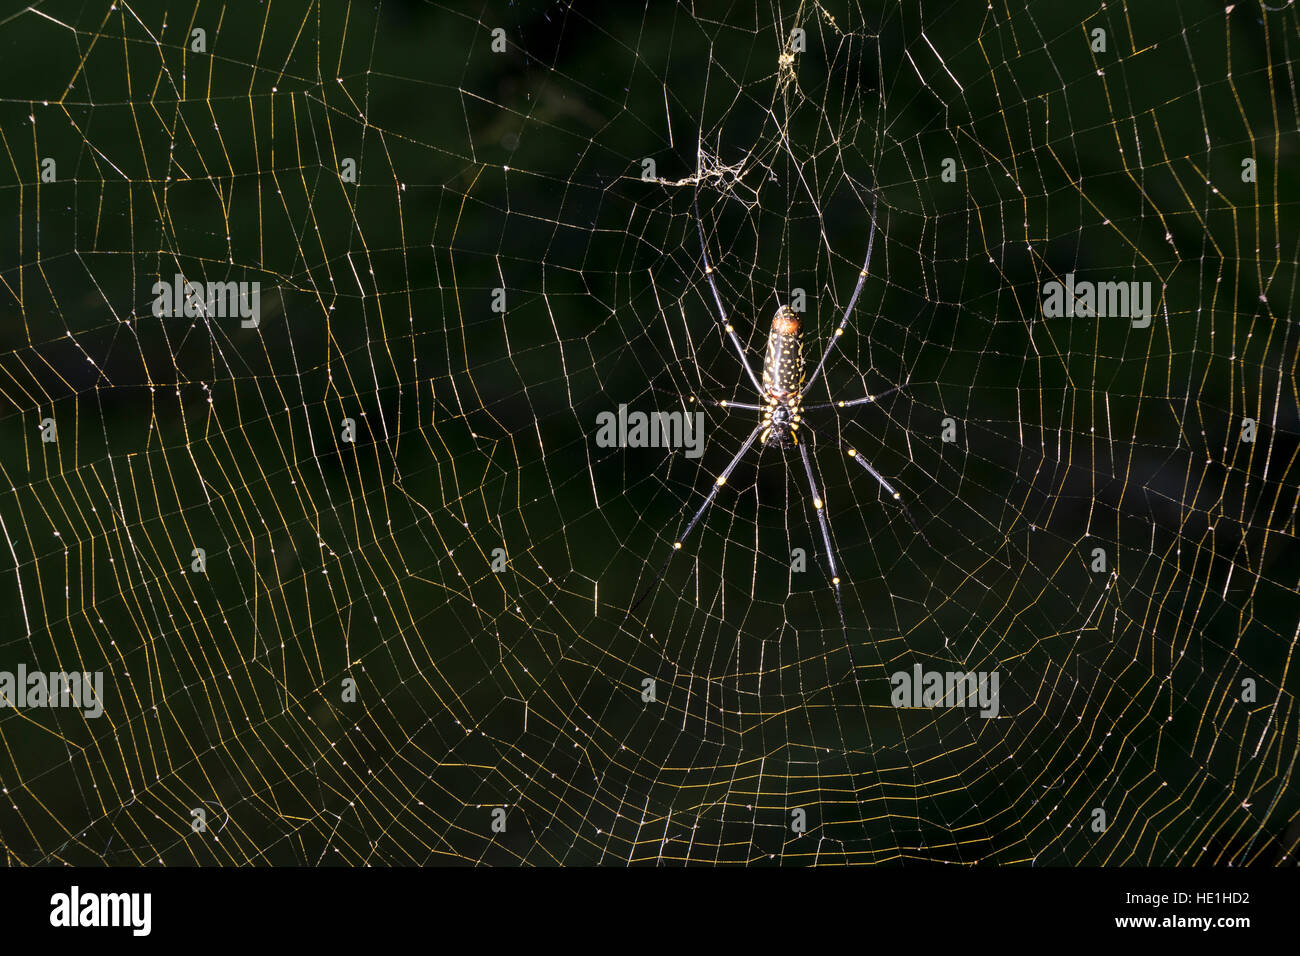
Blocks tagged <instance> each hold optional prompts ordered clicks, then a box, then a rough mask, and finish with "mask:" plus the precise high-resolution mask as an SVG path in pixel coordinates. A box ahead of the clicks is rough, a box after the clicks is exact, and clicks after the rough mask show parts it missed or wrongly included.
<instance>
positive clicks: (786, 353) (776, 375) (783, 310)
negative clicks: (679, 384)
mask: <svg viewBox="0 0 1300 956" xmlns="http://www.w3.org/2000/svg"><path fill="white" fill-rule="evenodd" d="M877 200H878V196H875V195H873V197H872V202H871V231H870V233H869V234H868V236H867V254H866V256H865V257H864V258H863V261H862V268H861V269H860V270H859V271H858V282H857V285H856V286H854V288H853V295H851V296H850V297H849V304H848V307H847V308H845V310H844V317H843V318H842V319H841V320H840V324H839V327H838V328H836V329H835V334H834V335H832V336H831V337H830V341H828V342H827V343H826V349H825V351H823V352H822V357H821V360H820V361H819V362H818V363H817V367H816V368H814V369H813V373H812V377H811V378H807V379H806V380H805V368H804V357H803V328H802V325H801V323H800V320H799V316H798V315H797V314H796V313H795V312H794V311H793V310H792V309H790V308H789V306H784V305H783V306H780V307H779V308H778V309H777V311H776V315H775V316H774V317H773V319H772V326H771V330H770V331H769V332H768V336H767V351H766V355H765V356H764V359H763V374H762V379H761V381H760V379H759V377H758V376H756V375H755V374H754V369H753V367H752V366H751V365H750V364H749V359H748V357H747V356H746V354H745V349H744V346H742V345H741V344H740V339H739V338H738V337H737V336H736V330H735V327H734V326H733V325H732V324H731V322H730V320H729V319H728V318H727V308H726V306H725V305H724V304H723V301H722V294H721V293H720V292H719V291H718V284H717V282H716V281H715V280H714V278H713V271H714V270H713V264H712V263H711V262H710V261H709V247H708V244H707V243H706V242H705V239H704V225H703V220H702V218H701V216H700V194H699V184H698V183H697V184H696V186H695V225H696V229H697V230H698V232H699V237H700V252H701V254H702V256H703V261H704V275H705V278H707V279H708V280H709V288H710V290H712V292H713V301H714V302H715V303H716V304H717V307H718V319H719V321H720V323H721V325H722V329H723V331H725V332H726V334H727V337H728V338H729V339H730V340H731V344H732V345H733V346H734V347H735V349H736V355H737V356H739V358H740V363H741V365H742V366H743V367H744V370H745V373H746V374H747V375H748V376H749V380H750V382H752V383H753V386H754V389H755V390H756V391H757V392H758V395H759V398H760V399H761V400H762V404H751V403H743V402H729V401H720V402H710V404H714V405H717V406H718V407H720V408H723V409H733V408H734V409H740V410H742V411H750V412H762V414H763V417H762V419H761V420H760V421H759V423H758V424H757V425H756V426H755V427H754V430H753V431H751V432H750V433H749V437H748V438H746V439H745V442H744V444H742V445H741V446H740V450H739V451H738V452H736V454H735V457H733V458H732V459H731V463H730V464H729V465H727V467H726V468H724V469H722V473H721V474H720V475H718V477H717V479H716V480H715V481H714V483H713V486H712V487H711V488H710V489H709V493H708V494H707V495H706V496H705V498H704V503H703V504H702V505H700V508H699V510H698V511H696V512H695V515H694V517H692V518H691V520H690V521H689V522H687V524H686V528H685V530H683V531H682V533H681V535H680V536H679V537H678V538H677V540H676V541H675V542H674V543H673V550H672V551H670V552H669V553H668V556H667V557H666V558H665V559H664V563H663V565H662V566H661V567H660V568H659V573H658V574H657V575H655V579H654V580H653V581H652V582H651V583H650V586H649V587H647V588H646V589H645V590H644V591H642V592H641V596H640V597H638V598H637V599H636V601H635V602H633V604H632V606H631V607H630V608H629V609H628V612H627V613H628V615H631V613H632V612H633V611H635V610H636V609H637V607H639V606H640V604H641V602H642V601H644V600H645V599H646V597H647V596H649V594H650V592H651V591H653V590H654V589H655V587H657V586H658V584H659V582H660V581H662V580H663V577H664V574H666V573H667V571H668V563H669V562H670V561H671V560H672V557H673V554H675V553H676V552H677V551H680V550H681V548H682V542H683V541H685V539H686V538H687V536H689V535H690V533H691V530H692V529H693V528H694V527H695V525H696V523H697V522H698V521H699V520H700V518H701V517H703V515H704V512H705V511H707V510H708V508H709V506H710V505H711V504H713V501H714V499H715V498H716V497H717V495H718V492H719V491H720V490H721V488H722V486H723V485H725V484H726V483H727V479H728V478H729V477H730V476H731V472H732V471H733V470H734V469H735V467H736V465H737V463H738V462H739V461H740V459H741V458H743V457H744V455H745V453H746V452H748V451H749V449H750V448H751V447H753V445H754V443H755V442H756V441H757V442H758V443H759V444H760V445H767V444H774V445H776V446H778V447H780V448H782V449H786V448H790V447H792V446H793V447H796V448H798V449H799V455H800V457H801V458H802V459H803V470H804V474H805V475H806V476H807V478H808V487H809V489H810V490H811V491H812V498H813V508H814V510H815V511H816V512H817V521H818V524H819V525H820V527H821V535H822V544H823V545H825V547H826V561H827V564H828V565H829V567H830V576H831V584H832V585H833V586H834V588H835V606H836V608H837V609H838V611H839V615H840V624H841V626H846V625H845V620H844V603H843V599H842V596H841V593H840V573H839V568H838V565H837V564H836V561H835V552H834V549H833V548H832V547H831V532H830V519H829V518H828V517H827V514H826V503H825V501H823V499H822V496H821V492H820V491H819V490H818V488H817V479H816V478H815V477H814V476H813V468H812V463H811V461H810V460H809V458H808V446H807V444H806V443H804V442H801V441H800V440H799V435H800V429H803V430H804V431H807V432H811V431H812V429H811V428H810V427H809V425H808V423H807V422H805V421H804V418H803V413H804V412H805V411H816V410H821V409H827V408H849V407H851V406H854V405H868V404H871V403H872V402H875V401H876V400H877V399H880V398H883V397H884V396H885V395H889V394H891V393H893V392H896V391H898V390H899V389H900V388H902V386H898V387H897V388H891V389H889V390H888V391H886V392H882V393H880V394H878V395H865V396H863V397H861V398H855V399H852V400H850V401H839V402H828V403H825V404H818V405H805V404H803V400H804V397H805V396H806V395H807V394H808V391H809V390H810V389H811V388H812V387H813V385H814V384H816V382H817V377H818V376H819V375H820V374H821V371H822V367H823V366H824V365H825V364H826V360H827V359H828V358H830V354H831V352H832V350H834V348H835V343H836V342H837V341H839V339H840V337H841V336H843V335H844V329H845V326H847V325H848V323H849V319H850V318H851V317H852V315H853V309H854V307H855V306H856V305H857V302H858V297H859V296H860V295H861V294H862V287H863V285H864V284H865V283H866V281H867V270H868V268H869V267H870V265H871V249H872V246H873V245H874V244H875V239H876V203H877ZM836 445H837V446H838V447H839V448H840V450H841V451H843V452H845V453H846V454H847V455H848V457H849V458H850V459H851V460H853V461H855V462H857V463H858V464H859V465H860V466H861V467H862V468H863V470H865V471H866V472H867V473H868V474H870V475H871V477H872V478H874V479H875V480H876V481H877V482H879V483H880V487H882V488H884V489H885V491H886V492H887V493H888V494H889V496H890V498H891V499H893V500H894V501H896V502H898V504H899V506H900V507H901V508H902V510H903V513H904V514H905V515H907V519H908V521H909V522H911V524H912V526H913V527H917V526H916V522H915V521H914V520H912V515H911V513H910V512H908V510H907V506H906V505H904V504H903V502H902V496H901V495H900V494H899V493H898V491H897V489H895V488H894V486H893V485H891V484H890V483H889V482H888V481H887V480H886V479H885V476H884V475H882V474H881V473H880V472H879V471H877V470H876V468H875V467H874V466H873V465H872V464H871V462H869V461H867V459H866V458H865V457H863V456H862V455H861V454H859V453H858V451H857V449H856V448H845V447H844V445H843V444H842V443H840V442H839V441H838V440H837V441H836ZM917 531H918V532H919V531H920V528H919V527H917Z"/></svg>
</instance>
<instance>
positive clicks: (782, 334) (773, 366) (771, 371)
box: [763, 305, 804, 445]
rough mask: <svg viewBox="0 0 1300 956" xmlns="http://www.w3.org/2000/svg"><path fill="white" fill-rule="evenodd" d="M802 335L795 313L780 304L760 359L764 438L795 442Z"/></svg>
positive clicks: (801, 375)
mask: <svg viewBox="0 0 1300 956" xmlns="http://www.w3.org/2000/svg"><path fill="white" fill-rule="evenodd" d="M803 381H804V365H803V337H802V331H801V329H800V324H799V316H797V315H796V314H795V313H794V311H793V310H792V309H790V308H789V307H788V306H784V305H783V306H781V308H779V309H777V310H776V315H775V316H774V317H773V318H772V331H771V332H770V333H768V336H767V355H766V357H765V358H764V359H763V393H764V397H765V398H766V399H767V405H768V411H767V414H766V415H765V416H764V417H765V421H766V425H767V428H766V429H765V430H764V432H763V441H764V443H766V442H767V441H769V440H772V439H775V440H776V441H777V442H778V443H779V444H781V445H785V444H786V443H787V442H788V441H797V439H796V438H795V431H796V430H797V429H798V427H799V394H800V392H801V391H802V390H803Z"/></svg>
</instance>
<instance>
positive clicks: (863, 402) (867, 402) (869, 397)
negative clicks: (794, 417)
mask: <svg viewBox="0 0 1300 956" xmlns="http://www.w3.org/2000/svg"><path fill="white" fill-rule="evenodd" d="M905 384H906V383H905ZM903 387H904V386H903V385H897V386H895V387H894V388H891V389H887V390H886V391H883V392H880V393H878V394H876V395H867V396H866V397H865V398H855V399H853V401H851V402H826V403H825V404H822V405H803V406H800V407H801V408H803V410H804V411H808V410H809V409H813V410H816V409H819V408H849V407H850V406H852V405H870V404H871V403H872V402H878V401H880V400H881V399H882V398H884V397H885V396H886V395H893V394H894V393H895V392H897V391H901V390H902V389H903Z"/></svg>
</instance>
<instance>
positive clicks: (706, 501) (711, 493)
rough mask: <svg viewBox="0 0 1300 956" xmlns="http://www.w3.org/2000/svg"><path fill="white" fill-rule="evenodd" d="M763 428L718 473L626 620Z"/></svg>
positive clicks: (643, 598)
mask: <svg viewBox="0 0 1300 956" xmlns="http://www.w3.org/2000/svg"><path fill="white" fill-rule="evenodd" d="M762 430H763V426H762V425H759V426H758V427H757V428H755V429H754V430H753V431H752V432H750V433H749V437H748V438H746V439H745V443H744V444H743V445H741V446H740V451H738V452H736V457H735V458H733V459H731V464H729V465H727V467H726V468H724V469H722V474H720V475H718V477H717V478H716V479H715V480H714V482H713V487H712V488H710V489H709V493H708V495H707V496H706V497H705V499H704V504H702V505H700V510H699V511H697V512H695V517H693V518H691V520H690V521H689V522H688V523H687V525H686V530H684V531H683V532H682V533H681V535H680V536H679V537H678V538H677V540H676V541H674V542H673V550H672V551H669V552H668V557H666V558H664V563H663V564H662V565H660V566H659V573H658V574H656V575H655V579H654V580H653V581H651V582H650V586H649V587H647V588H646V589H645V590H644V591H642V592H641V596H640V597H638V598H637V599H636V600H635V601H633V602H632V606H631V607H630V608H628V609H627V614H624V615H623V619H624V620H627V618H628V617H630V616H631V614H632V612H633V611H635V610H636V609H637V608H638V607H640V606H641V602H642V601H644V600H645V599H646V597H647V596H649V594H650V592H651V591H653V590H654V589H655V588H656V587H657V586H658V585H659V582H660V581H662V580H663V579H664V575H665V574H667V573H668V562H669V561H671V560H672V559H673V555H674V554H676V553H677V552H678V551H680V550H681V547H682V541H684V540H685V539H686V536H687V535H689V534H690V533H691V529H692V528H694V527H695V523H696V522H697V521H699V520H700V518H701V517H703V515H704V512H705V511H707V510H708V507H709V505H711V504H713V499H714V498H716V497H717V496H718V489H719V488H721V487H722V486H723V485H725V484H726V483H727V479H728V478H729V477H731V473H732V471H733V470H735V467H736V465H737V463H738V462H739V461H740V459H741V458H742V457H743V456H744V454H745V452H747V451H749V449H750V447H751V446H752V445H753V444H754V439H756V438H758V433H759V432H760V431H762Z"/></svg>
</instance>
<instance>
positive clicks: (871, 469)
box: [837, 442, 934, 547]
mask: <svg viewBox="0 0 1300 956" xmlns="http://www.w3.org/2000/svg"><path fill="white" fill-rule="evenodd" d="M837 444H838V445H839V446H840V450H841V451H843V452H844V453H845V454H846V455H848V456H849V458H851V459H853V460H854V461H856V462H857V463H858V464H859V465H861V466H862V467H863V468H864V469H866V471H867V472H868V473H869V474H870V475H871V477H872V478H875V479H876V481H878V482H880V487H882V488H884V489H885V490H886V491H887V492H889V497H890V498H892V499H893V500H894V501H895V502H897V503H898V507H900V508H902V509H903V514H905V515H906V516H907V520H908V522H909V523H910V524H911V525H912V527H913V528H914V529H915V530H916V533H917V534H919V535H920V536H921V539H922V540H923V541H924V542H925V543H926V544H929V545H930V547H934V545H933V544H930V539H929V538H927V537H926V536H925V532H924V531H922V530H921V526H920V525H919V524H917V523H916V519H915V518H913V517H912V512H910V511H908V510H907V505H905V504H903V496H902V495H900V494H899V493H898V491H897V490H896V489H895V488H894V486H893V485H891V484H890V483H889V482H888V481H886V480H885V476H884V475H882V474H881V473H880V472H878V471H876V469H875V466H874V465H872V464H871V462H869V461H867V459H866V458H864V457H863V456H862V455H860V454H858V450H857V449H856V448H845V447H844V444H843V443H842V442H837Z"/></svg>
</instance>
